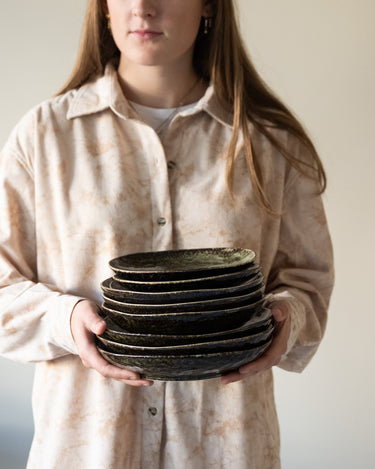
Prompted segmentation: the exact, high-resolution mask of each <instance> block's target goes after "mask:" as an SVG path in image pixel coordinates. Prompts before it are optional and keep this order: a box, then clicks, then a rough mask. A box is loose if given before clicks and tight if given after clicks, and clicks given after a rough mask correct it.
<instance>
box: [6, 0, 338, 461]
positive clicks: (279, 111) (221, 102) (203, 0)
mask: <svg viewBox="0 0 375 469" xmlns="http://www.w3.org/2000/svg"><path fill="white" fill-rule="evenodd" d="M324 187H325V175H324V170H323V168H322V165H321V162H320V160H319V157H318V155H317V154H316V151H315V149H314V146H313V144H312V143H311V141H310V140H309V138H308V137H307V135H306V133H305V132H304V130H303V128H302V127H301V125H300V124H299V123H298V122H297V121H296V119H295V118H294V117H293V116H292V115H291V113H290V112H289V111H288V110H287V109H286V108H285V106H283V105H282V103H280V102H279V101H278V100H277V99H276V98H275V97H274V96H273V95H272V93H271V92H270V91H269V90H268V89H267V88H266V86H265V85H264V84H263V82H262V81H261V79H260V78H259V76H258V75H257V73H256V71H255V70H254V68H253V66H252V64H251V62H250V61H249V59H248V58H247V55H246V53H245V50H244V47H243V45H242V42H241V39H240V36H239V32H238V28H237V25H236V21H235V15H234V9H233V5H232V2H231V1H230V0H189V2H186V1H185V0H172V1H171V0H107V1H106V2H105V1H104V0H102V1H101V0H89V2H88V9H87V15H86V19H85V24H84V31H83V38H82V47H81V50H80V52H79V56H78V60H77V65H76V68H75V70H74V71H73V74H72V76H71V78H70V80H69V82H68V83H67V85H66V86H65V87H64V89H63V90H62V91H61V92H60V93H59V95H58V96H56V97H54V98H52V99H50V100H47V101H45V102H43V103H42V104H41V105H39V106H37V107H36V108H35V109H33V110H32V111H30V112H29V113H27V115H26V116H25V117H24V118H23V119H22V120H21V122H20V123H19V124H18V125H17V127H16V128H15V130H14V131H13V133H12V135H11V136H10V138H9V140H8V142H7V144H6V145H5V148H4V149H3V151H2V155H1V193H0V201H1V202H0V203H1V217H2V220H1V228H0V241H1V242H0V245H1V247H0V273H1V275H0V278H1V289H0V318H1V325H2V327H1V332H0V334H1V335H0V351H1V353H2V354H3V355H4V356H6V357H9V358H11V359H14V360H19V361H24V362H25V361H30V362H36V371H35V383H34V391H33V407H34V420H35V436H34V440H33V444H32V448H31V452H30V457H29V462H28V468H38V469H43V468H46V469H47V468H48V469H50V468H52V467H58V468H59V469H64V468H69V469H70V468H72V467H80V468H90V469H99V468H100V469H104V468H105V469H108V468H112V469H117V468H131V469H134V468H138V467H139V468H147V469H148V468H159V467H160V468H193V467H194V468H209V467H215V469H216V468H220V467H222V468H236V469H242V468H255V469H258V468H259V469H267V468H272V469H274V468H278V467H279V465H280V461H279V433H278V423H277V416H276V411H275V405H274V399H273V382H272V366H274V365H276V364H278V365H279V366H281V367H283V368H284V369H287V370H292V371H302V369H303V368H304V367H305V366H306V365H307V364H308V362H309V360H310V359H311V358H312V356H313V354H314V353H315V351H316V349H317V347H318V345H319V342H320V341H321V339H322V336H323V333H324V329H325V324H326V312H327V307H328V301H329V297H330V293H331V289H332V284H333V274H332V251H331V243H330V238H329V234H328V230H327V226H326V221H325V216H324V211H323V207H322V202H321V198H320V196H319V193H321V192H322V191H323V190H324ZM216 246H234V247H245V248H246V247H247V248H251V249H253V250H254V251H255V252H256V253H257V256H258V262H260V264H261V265H262V269H263V274H264V276H265V279H266V282H267V293H268V298H269V301H270V304H271V305H272V313H273V315H274V317H275V320H276V321H277V333H276V334H275V338H274V340H273V344H272V346H271V348H270V349H269V350H268V352H267V353H266V354H265V355H264V356H263V357H261V358H260V359H258V360H257V361H255V362H253V363H251V364H248V365H245V366H243V367H241V368H240V369H239V370H237V371H235V372H233V373H231V374H229V375H227V376H225V377H223V378H222V379H211V380H203V381H187V382H155V383H152V382H150V381H148V380H145V379H141V378H140V376H139V375H137V374H136V373H133V372H130V371H127V370H123V369H120V368H117V367H115V366H112V365H110V364H108V363H107V362H106V361H105V360H103V359H102V357H101V356H100V355H99V354H98V352H97V350H96V348H95V341H94V337H95V334H97V333H101V332H103V331H104V330H105V327H106V325H105V322H104V321H103V320H102V319H101V318H100V316H99V315H98V306H97V305H98V304H100V301H101V297H100V287H99V285H100V282H101V281H102V280H103V279H105V278H107V277H108V276H110V275H111V273H110V271H109V267H108V261H109V260H110V259H111V258H113V257H117V256H118V255H123V254H126V253H130V252H140V251H152V250H155V251H156V250H165V249H182V248H193V247H216ZM229 383H233V384H231V385H229V386H228V384H229Z"/></svg>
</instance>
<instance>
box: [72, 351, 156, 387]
mask: <svg viewBox="0 0 375 469" xmlns="http://www.w3.org/2000/svg"><path fill="white" fill-rule="evenodd" d="M86 353H87V355H86V356H87V357H88V358H86V359H85V358H82V357H81V358H82V362H83V364H84V365H85V366H86V367H87V368H92V369H94V370H96V371H97V372H98V373H100V374H101V375H102V376H104V377H105V378H112V379H115V380H117V381H122V382H125V383H126V384H131V385H133V386H151V385H152V384H153V382H152V381H150V380H145V379H141V378H140V376H139V374H138V373H135V372H134V371H130V370H126V369H123V368H120V367H118V366H114V365H111V364H110V363H108V362H107V361H106V360H105V359H104V358H103V357H102V356H101V355H100V353H99V352H98V350H97V348H96V345H95V344H93V343H89V344H88V346H87V349H86Z"/></svg>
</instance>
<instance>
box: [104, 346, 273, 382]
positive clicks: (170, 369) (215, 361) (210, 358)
mask: <svg viewBox="0 0 375 469" xmlns="http://www.w3.org/2000/svg"><path fill="white" fill-rule="evenodd" d="M271 342H272V338H271V339H269V340H268V341H267V342H265V343H264V344H262V345H260V346H256V347H250V348H248V349H244V350H234V351H228V352H220V353H206V354H198V355H180V356H179V355H161V356H155V355H148V356H147V355H127V354H121V353H112V352H108V351H106V350H104V349H103V348H102V347H101V346H100V345H99V344H98V350H99V352H100V353H101V355H102V356H103V357H104V358H105V359H106V360H107V361H108V362H110V363H112V364H114V365H117V366H120V367H122V368H126V369H128V370H131V371H135V372H136V373H140V376H141V378H145V379H150V380H161V381H188V380H200V379H208V378H217V377H220V376H223V375H225V374H227V373H229V372H230V371H233V370H236V369H238V368H239V367H240V366H242V365H245V364H246V363H250V362H252V361H254V360H255V359H256V358H258V357H259V356H260V355H262V354H263V353H264V352H265V351H266V350H267V349H268V347H269V346H270V345H271Z"/></svg>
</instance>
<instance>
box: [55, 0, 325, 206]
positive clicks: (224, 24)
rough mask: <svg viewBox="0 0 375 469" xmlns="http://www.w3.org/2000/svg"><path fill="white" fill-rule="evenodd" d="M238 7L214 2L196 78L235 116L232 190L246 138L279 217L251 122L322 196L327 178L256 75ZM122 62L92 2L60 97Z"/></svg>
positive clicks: (261, 200)
mask: <svg viewBox="0 0 375 469" xmlns="http://www.w3.org/2000/svg"><path fill="white" fill-rule="evenodd" d="M234 1H235V0H214V2H213V9H214V15H213V21H212V29H211V31H210V32H209V34H204V31H203V21H202V24H201V28H200V30H199V32H198V36H197V39H196V43H195V49H194V58H193V62H194V67H195V70H196V72H197V74H198V75H199V76H201V77H202V78H203V79H205V80H206V81H207V82H208V81H211V82H212V83H213V85H214V88H215V92H216V94H217V96H218V98H219V100H220V102H221V103H222V105H223V106H225V107H226V108H227V109H229V110H230V111H231V112H232V113H233V135H232V139H231V142H230V145H229V148H228V150H227V158H228V160H227V183H228V187H229V190H230V191H231V192H232V191H233V171H234V161H235V157H236V154H237V144H238V140H239V137H240V135H241V133H242V136H243V146H244V150H245V155H246V160H247V164H248V167H249V172H250V179H251V182H252V185H253V190H254V195H255V198H256V200H257V202H258V204H259V206H260V207H261V208H262V209H264V210H265V211H266V212H268V213H271V214H274V211H273V209H272V206H271V205H270V203H269V201H268V199H267V194H266V192H265V189H264V187H263V184H262V174H261V170H260V165H259V163H258V159H257V158H258V155H256V154H255V152H254V151H253V147H252V144H251V138H250V129H249V121H251V122H252V124H253V126H254V127H255V128H256V129H257V130H258V131H259V132H261V133H262V134H263V135H265V136H266V137H267V138H268V139H269V141H270V142H271V143H272V145H274V146H275V147H276V148H277V149H278V150H279V151H280V153H281V154H282V155H283V156H284V158H285V159H286V160H287V161H288V162H289V163H290V164H291V165H292V166H294V167H295V168H297V170H298V171H300V172H301V173H302V174H304V175H306V176H307V177H310V178H314V179H316V181H317V182H318V184H319V187H320V192H323V191H324V190H325V188H326V183H327V180H326V174H325V171H324V168H323V165H322V163H321V160H320V158H319V156H318V154H317V151H316V149H315V147H314V145H313V143H312V141H311V139H310V138H309V136H308V135H307V133H306V131H305V130H304V128H303V126H302V125H301V123H300V122H299V121H298V120H297V119H296V117H295V116H294V115H293V114H292V113H291V111H290V110H289V109H288V108H287V107H286V106H285V105H284V104H283V103H282V102H281V101H280V99H278V98H277V96H276V95H275V94H274V93H273V92H272V91H271V90H270V89H269V88H268V86H267V85H266V84H265V83H264V81H263V80H262V78H261V77H260V76H259V74H258V72H257V71H256V69H255V67H254V65H253V63H252V61H251V59H250V57H249V55H248V53H247V51H246V48H245V46H244V43H243V40H242V38H241V34H240V31H239V27H238V22H237V18H236V10H235V6H234ZM119 56H120V51H119V50H118V48H117V46H116V44H115V42H114V40H113V37H112V34H111V32H110V31H109V30H108V27H107V19H106V17H105V12H104V10H103V0H88V5H87V10H86V16H85V20H84V24H83V30H82V35H81V45H80V48H79V52H78V56H77V60H76V64H75V67H74V69H73V72H72V74H71V76H70V78H69V79H68V81H67V83H66V84H65V85H64V87H63V88H62V89H61V90H60V91H59V93H58V94H62V93H64V92H66V91H68V90H71V89H73V88H78V87H80V86H82V85H83V84H84V83H86V82H87V81H89V80H90V79H92V78H93V77H94V76H96V75H98V74H102V73H103V71H104V68H105V66H106V64H107V62H108V61H110V60H112V59H114V58H116V57H119ZM273 128H277V129H282V130H285V131H287V132H289V133H291V134H292V135H294V136H295V137H296V138H297V139H298V140H299V141H300V142H301V144H302V145H303V146H304V147H305V149H306V153H307V154H308V155H309V156H310V158H309V159H308V160H306V159H304V160H301V159H298V158H297V157H296V156H295V155H293V154H292V153H291V152H290V150H289V149H288V148H287V147H286V146H285V145H284V144H283V143H282V142H281V141H280V140H278V139H277V138H276V137H275V133H274V132H273V131H272V129H273Z"/></svg>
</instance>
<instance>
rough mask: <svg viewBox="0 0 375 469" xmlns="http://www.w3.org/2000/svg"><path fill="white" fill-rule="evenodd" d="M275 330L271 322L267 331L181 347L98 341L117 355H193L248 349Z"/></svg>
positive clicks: (266, 338)
mask: <svg viewBox="0 0 375 469" xmlns="http://www.w3.org/2000/svg"><path fill="white" fill-rule="evenodd" d="M273 329H274V325H273V323H272V322H270V323H269V325H268V327H267V328H266V329H265V330H263V331H261V332H256V333H254V332H253V331H251V330H249V331H248V332H247V334H246V335H243V336H242V337H234V338H231V339H222V340H211V341H205V342H202V336H201V335H200V336H197V338H196V342H195V343H191V344H179V345H163V346H161V345H157V346H150V345H149V346H145V345H130V344H124V343H120V342H116V341H113V340H110V339H107V338H106V337H105V336H104V335H102V336H98V337H97V340H98V341H99V342H100V343H101V344H102V345H103V346H104V348H105V350H107V351H109V352H115V353H125V354H128V355H140V354H141V355H191V354H200V353H213V352H225V351H229V350H232V351H234V350H243V349H245V348H246V349H247V348H249V347H251V346H255V345H257V344H261V343H264V342H266V341H267V340H268V339H269V338H270V337H271V335H272V333H273Z"/></svg>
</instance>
